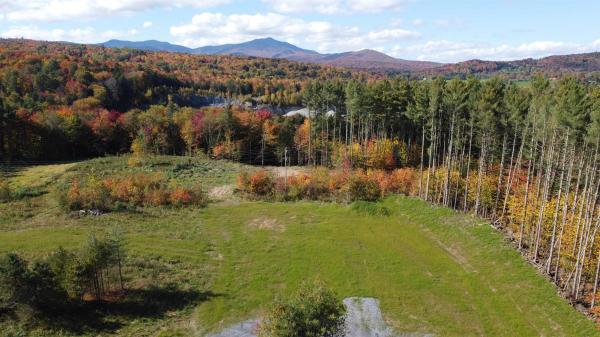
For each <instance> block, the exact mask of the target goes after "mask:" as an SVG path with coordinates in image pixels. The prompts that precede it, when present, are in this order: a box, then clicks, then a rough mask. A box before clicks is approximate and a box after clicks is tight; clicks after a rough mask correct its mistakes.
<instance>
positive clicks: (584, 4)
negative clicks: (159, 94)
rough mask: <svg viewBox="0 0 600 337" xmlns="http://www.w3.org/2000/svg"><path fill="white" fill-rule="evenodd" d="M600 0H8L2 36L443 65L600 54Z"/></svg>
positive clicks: (1, 3) (2, 3)
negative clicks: (265, 41)
mask: <svg viewBox="0 0 600 337" xmlns="http://www.w3.org/2000/svg"><path fill="white" fill-rule="evenodd" d="M598 13H600V1H599V0H560V1H559V0H487V1H483V0H480V1H475V0H0V37H3V38H21V37H23V38H30V39H36V40H48V41H71V42H80V43H99V42H104V41H106V40H109V39H123V40H132V41H142V40H150V39H154V40H160V41H167V42H171V43H176V44H181V45H185V46H187V47H200V46H206V45H216V44H224V43H239V42H244V41H248V40H252V39H256V38H264V37H273V38H275V39H278V40H282V41H287V42H290V43H293V44H295V45H297V46H299V47H302V48H305V49H312V50H316V51H318V52H322V53H333V52H345V51H354V50H361V49H375V50H378V51H381V52H385V53H387V54H389V55H391V56H394V57H397V58H402V59H410V60H425V61H436V62H459V61H464V60H469V59H483V60H513V59H522V58H528V57H533V58H539V57H544V56H548V55H554V54H571V53H583V52H591V51H600V20H598Z"/></svg>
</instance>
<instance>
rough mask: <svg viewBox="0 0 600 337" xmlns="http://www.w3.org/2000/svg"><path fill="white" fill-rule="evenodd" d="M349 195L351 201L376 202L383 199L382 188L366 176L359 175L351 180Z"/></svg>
mask: <svg viewBox="0 0 600 337" xmlns="http://www.w3.org/2000/svg"><path fill="white" fill-rule="evenodd" d="M348 194H349V198H350V200H351V201H356V200H365V201H375V200H377V199H379V198H380V197H381V188H380V187H379V185H378V184H377V182H375V181H374V180H372V179H369V177H367V176H366V175H365V174H363V173H358V174H356V175H354V176H353V177H352V178H350V181H349V184H348Z"/></svg>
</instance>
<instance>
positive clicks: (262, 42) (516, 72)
mask: <svg viewBox="0 0 600 337" xmlns="http://www.w3.org/2000/svg"><path fill="white" fill-rule="evenodd" d="M100 45H102V46H105V47H108V48H132V49H141V50H148V51H164V52H176V53H189V54H209V55H232V56H244V57H263V58H281V59H287V60H291V61H298V62H308V63H318V64H325V65H331V66H336V67H346V68H353V69H361V70H371V71H394V72H404V73H411V74H418V75H431V76H435V75H445V76H455V75H458V76H464V75H493V74H500V73H501V74H505V75H508V76H512V77H517V78H522V77H527V76H530V75H532V74H535V73H539V72H543V73H546V74H548V75H557V74H560V73H564V72H576V73H588V72H600V52H596V53H587V54H573V55H556V56H549V57H545V58H541V59H531V58H530V59H524V60H516V61H482V60H469V61H464V62H459V63H447V64H442V63H435V62H427V61H412V60H403V59H398V58H394V57H392V56H389V55H386V54H384V53H381V52H378V51H375V50H371V49H364V50H360V51H351V52H344V53H335V54H322V53H318V52H316V51H313V50H308V49H302V48H300V47H297V46H295V45H293V44H290V43H287V42H282V41H278V40H275V39H273V38H264V39H256V40H252V41H248V42H243V43H238V44H224V45H217V46H206V47H200V48H188V47H184V46H180V45H176V44H171V43H168V42H161V41H156V40H148V41H139V42H135V41H123V40H110V41H107V42H104V43H101V44H100Z"/></svg>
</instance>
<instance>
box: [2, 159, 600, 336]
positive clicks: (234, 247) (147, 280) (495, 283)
mask: <svg viewBox="0 0 600 337" xmlns="http://www.w3.org/2000/svg"><path fill="white" fill-rule="evenodd" d="M119 160H121V159H117V160H108V161H109V162H108V163H105V164H102V165H105V166H106V167H108V168H106V170H109V168H110V167H112V165H117V164H115V163H113V162H112V161H119ZM82 165H90V166H82ZM102 165H100V166H102ZM198 165H200V164H198ZM206 165H209V166H210V165H216V166H217V167H218V168H219V170H222V173H220V174H222V176H219V177H217V178H214V180H213V181H216V182H218V183H226V184H227V183H231V182H232V179H233V174H232V172H233V171H234V170H235V168H232V167H224V165H225V166H227V165H233V164H229V163H226V164H224V163H218V162H217V163H210V162H207V163H206ZM98 166H99V165H92V164H89V163H88V164H77V165H76V166H74V167H71V168H69V169H68V170H67V172H65V173H64V174H69V172H71V173H72V172H73V170H77V172H81V171H82V170H83V167H87V168H86V169H90V168H91V167H98ZM169 167H174V166H169ZM166 170H169V168H167V169H166ZM194 174H195V173H194ZM198 175H199V176H201V177H202V176H203V174H200V173H198ZM208 178H209V179H213V178H210V176H209V177H208ZM21 179H23V178H21ZM177 179H189V178H186V177H177ZM215 186H216V185H215ZM48 198H50V195H44V196H40V197H33V198H30V199H32V200H29V199H25V200H22V201H19V202H15V203H12V204H13V205H16V204H24V203H26V202H30V203H31V205H30V207H31V208H32V209H33V210H38V211H40V212H42V213H43V212H47V213H46V214H48V215H49V216H48V217H47V218H46V219H45V222H44V221H43V220H42V219H40V217H41V216H39V215H36V214H34V215H32V216H31V217H29V218H27V217H24V218H17V219H16V220H14V221H13V223H12V224H10V225H9V224H8V223H7V222H5V223H4V227H0V228H4V229H2V230H0V252H7V251H19V252H21V253H23V254H25V255H26V256H28V257H33V256H40V255H43V254H45V253H46V252H49V251H52V250H54V249H56V247H58V246H59V245H62V246H65V247H77V246H78V245H79V244H80V242H81V241H82V240H84V239H85V238H86V236H87V235H88V234H89V233H90V232H92V231H102V230H104V229H105V228H107V227H110V226H115V225H116V226H119V227H121V228H122V229H123V230H124V231H125V232H126V235H127V240H128V244H127V248H128V253H129V255H128V260H127V261H128V262H127V268H126V273H127V275H128V278H129V279H130V281H129V282H130V283H131V284H135V285H151V284H155V285H160V284H168V283H176V284H178V285H182V286H183V287H186V288H189V289H196V290H197V291H199V292H210V293H211V294H212V295H211V296H209V297H207V298H206V299H203V300H202V301H197V302H194V303H193V304H191V305H186V306H181V307H173V308H170V309H169V311H168V312H167V313H166V314H164V315H161V316H153V317H142V318H137V319H131V317H117V316H115V317H113V318H112V319H114V320H116V321H120V322H122V323H123V324H124V325H123V326H122V327H121V328H120V329H119V330H115V331H108V332H105V333H107V334H114V335H119V336H145V335H149V336H150V335H157V331H162V332H161V333H162V335H163V336H167V335H169V334H170V331H173V335H177V334H176V333H179V334H180V335H202V334H204V333H206V332H208V331H215V330H218V329H220V328H221V327H223V326H226V325H228V324H231V323H235V322H238V321H241V320H244V319H248V318H255V317H257V316H260V314H261V312H263V310H264V308H265V307H266V306H267V305H268V304H269V303H270V302H271V301H272V300H273V299H274V298H275V297H276V296H279V295H282V296H285V295H287V294H290V293H291V292H293V291H294V290H295V289H296V288H297V287H298V286H299V285H300V283H301V281H302V280H304V279H307V278H315V277H318V278H320V279H322V280H323V281H325V282H326V283H328V284H329V285H330V286H331V287H333V288H334V289H335V291H336V292H337V293H338V294H339V295H340V296H343V297H347V296H370V297H376V298H378V299H380V301H381V306H382V310H383V312H384V315H385V318H386V320H388V321H389V322H390V324H392V325H393V326H394V327H395V328H396V329H397V331H398V332H409V333H410V332H421V333H435V334H436V335H440V336H482V335H485V336H596V335H600V334H599V333H598V331H597V330H596V329H595V327H594V324H593V322H591V321H590V320H588V319H587V318H585V317H584V316H583V315H582V314H580V313H578V312H576V311H575V310H574V309H573V308H572V307H571V306H570V305H569V304H568V303H567V302H566V301H564V300H563V299H561V298H560V297H558V296H557V295H556V290H555V288H554V286H553V285H552V284H551V283H550V282H549V281H547V280H545V279H544V278H543V277H542V276H540V275H539V274H538V273H537V272H536V271H535V270H534V269H533V267H531V266H530V265H529V264H527V263H526V262H525V261H524V260H523V259H522V258H521V256H520V255H519V254H518V253H517V252H516V251H515V250H514V249H513V248H511V247H510V246H509V245H508V244H507V243H506V242H505V241H504V239H503V237H502V235H501V234H500V233H498V232H497V231H495V230H494V229H493V228H491V227H490V226H489V225H487V224H485V223H483V222H482V221H481V220H479V219H477V218H473V217H470V216H467V215H460V214H457V213H455V212H453V211H451V210H448V209H445V208H438V207H431V206H429V205H427V204H426V203H424V202H422V201H419V200H415V199H411V198H405V197H391V198H388V199H386V200H384V201H382V202H381V203H379V204H376V205H373V204H360V205H358V204H355V205H349V206H345V205H336V204H321V203H313V202H298V203H265V202H227V203H218V204H211V205H209V207H208V208H205V209H194V208H192V209H169V208H152V209H143V210H140V211H139V212H135V213H113V214H107V215H104V216H101V217H86V218H81V219H78V218H70V217H68V216H64V215H60V214H59V213H57V212H58V211H53V210H48V208H49V207H50V206H48V204H47V203H49V202H50V201H48ZM28 200H29V201H28ZM3 207H5V206H3ZM381 210H386V211H385V212H381ZM0 218H1V217H0ZM175 332H176V333H175ZM89 334H90V335H97V334H98V331H90V332H89Z"/></svg>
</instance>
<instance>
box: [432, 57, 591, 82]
mask: <svg viewBox="0 0 600 337" xmlns="http://www.w3.org/2000/svg"><path fill="white" fill-rule="evenodd" d="M599 71H600V52H595V53H585V54H572V55H553V56H548V57H544V58H540V59H531V58H529V59H524V60H515V61H483V60H469V61H465V62H459V63H455V64H446V65H441V66H438V67H435V68H430V69H427V70H426V71H425V73H428V74H430V75H443V76H464V75H490V76H491V75H500V74H503V75H508V76H511V77H515V76H521V77H528V76H531V75H534V74H536V73H543V74H546V75H548V76H560V75H561V74H564V73H593V72H599Z"/></svg>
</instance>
